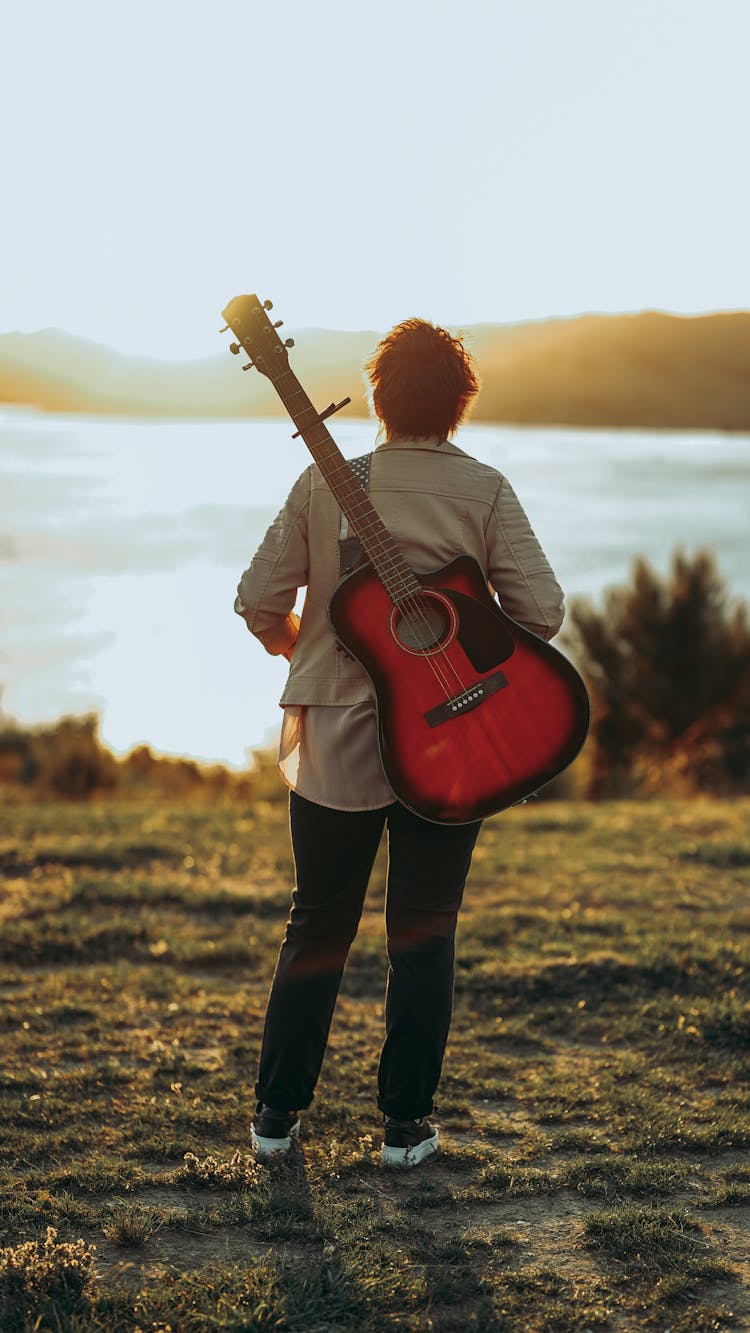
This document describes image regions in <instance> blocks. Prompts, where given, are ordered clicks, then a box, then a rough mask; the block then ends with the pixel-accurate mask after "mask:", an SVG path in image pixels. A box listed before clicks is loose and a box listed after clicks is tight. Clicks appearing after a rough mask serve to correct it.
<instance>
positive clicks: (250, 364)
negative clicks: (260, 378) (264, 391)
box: [242, 361, 255, 370]
mask: <svg viewBox="0 0 750 1333" xmlns="http://www.w3.org/2000/svg"><path fill="white" fill-rule="evenodd" d="M254 365H255V362H254V361H248V363H247V365H246V366H243V367H242V369H243V370H252V369H253V366H254Z"/></svg>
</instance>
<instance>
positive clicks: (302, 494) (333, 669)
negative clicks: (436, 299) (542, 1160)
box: [235, 319, 563, 1166]
mask: <svg viewBox="0 0 750 1333" xmlns="http://www.w3.org/2000/svg"><path fill="white" fill-rule="evenodd" d="M367 371H368V374H369V378H370V383H371V386H372V402H373V408H374V411H375V415H376V417H377V418H378V421H379V423H380V428H381V429H380V432H379V438H381V442H380V443H379V444H378V446H377V448H376V449H375V451H374V453H373V454H372V457H371V461H370V470H369V488H368V489H369V494H370V498H371V499H372V502H373V504H374V506H375V508H376V509H377V510H378V513H379V514H380V516H381V518H382V519H383V521H384V523H385V526H386V527H387V528H388V529H389V531H390V532H391V533H392V535H393V536H394V537H395V539H396V541H397V542H398V544H399V546H400V547H401V549H402V551H403V553H404V556H405V558H406V560H407V562H408V564H409V565H411V566H412V568H413V569H415V570H416V571H417V573H419V572H427V571H429V570H432V569H435V568H437V567H439V566H441V565H443V564H445V563H446V562H447V561H448V560H450V559H451V558H453V557H454V556H456V555H458V554H461V553H468V554H470V555H473V556H474V557H475V558H476V559H477V560H478V561H479V563H480V565H481V566H482V569H483V570H484V571H485V573H486V575H487V578H488V582H489V583H490V584H491V586H492V587H493V588H494V589H495V590H496V591H497V594H498V596H499V598H500V601H501V603H502V606H503V609H504V610H505V611H506V612H507V613H508V614H509V615H510V616H512V617H513V618H514V619H515V620H517V621H519V622H520V623H521V624H522V625H524V626H526V627H527V628H528V629H530V630H532V631H533V632H534V633H536V634H538V635H540V636H541V637H543V638H545V639H550V638H552V636H553V635H554V634H556V633H557V631H558V629H559V628H560V625H561V623H562V618H563V595H562V591H561V589H560V587H559V585H558V583H557V581H556V579H555V577H554V574H553V573H552V570H551V569H550V566H549V563H548V561H547V559H546V557H545V555H544V553H543V551H542V549H541V547H540V545H539V543H538V541H537V539H536V537H535V536H534V533H533V532H532V530H531V527H530V526H529V522H528V519H527V518H526V515H525V514H524V512H523V509H522V508H521V506H520V504H519V502H518V500H517V498H516V496H515V494H514V492H513V490H512V488H511V486H510V485H509V483H508V482H507V480H506V479H505V478H504V477H503V476H502V475H501V474H500V473H499V472H497V471H496V470H495V469H494V468H491V467H488V466H486V465H485V464H483V463H479V462H478V461H477V460H476V459H474V458H471V457H470V456H469V455H468V454H466V453H464V452H463V451H462V450H461V449H459V448H458V447H457V446H456V445H454V444H453V443H452V442H451V437H452V436H453V434H454V433H455V431H456V428H457V427H458V425H459V423H460V422H461V420H462V419H463V418H464V416H465V413H466V411H467V409H468V407H469V404H470V403H471V401H472V400H473V398H474V397H475V395H476V393H477V391H478V382H477V379H476V375H475V373H474V370H473V366H472V362H471V358H470V356H469V354H468V352H467V351H466V349H465V348H464V346H463V344H462V343H461V341H460V339H458V338H454V337H452V336H451V334H450V333H448V332H447V331H446V330H445V329H442V328H438V327H436V326H434V325H432V324H429V323H427V322H426V321H425V320H421V319H410V320H406V321H405V322H404V323H402V324H399V325H397V327H396V328H394V329H393V330H392V331H391V333H390V334H388V336H387V337H386V338H384V339H383V341H382V342H381V343H380V344H379V345H378V347H377V349H376V351H375V354H374V356H373V358H372V360H371V361H370V362H369V364H368V366H367ZM340 537H341V511H340V509H339V506H338V505H337V503H336V501H335V500H334V498H333V495H332V494H331V492H330V491H329V490H328V488H327V486H326V485H325V482H324V481H323V478H322V476H321V474H320V472H319V470H318V468H317V467H316V466H314V465H313V466H311V467H309V468H307V470H306V471H305V472H304V473H303V474H302V476H301V477H300V478H299V480H298V481H297V482H296V484H295V485H294V487H293V488H292V491H291V493H290V495H289V498H288V499H287V502H286V504H285V505H284V508H283V509H282V510H281V513H280V514H279V515H278V517H277V518H276V520H275V522H274V523H273V524H272V525H271V527H270V528H269V530H268V532H267V533H266V536H265V537H264V539H263V541H262V543H261V545H260V548H259V549H258V551H257V553H256V555H255V557H254V558H253V561H252V563H251V565H250V567H249V569H247V570H246V571H245V573H244V574H243V575H242V578H241V580H240V583H239V586H238V598H237V601H236V603H235V610H237V611H238V613H239V614H240V615H242V616H243V617H244V619H245V621H246V623H247V625H248V628H249V629H250V630H251V631H252V633H253V634H255V635H256V636H257V637H258V638H259V639H260V640H261V642H262V643H263V644H264V646H265V647H266V649H267V650H268V651H269V652H271V653H277V654H278V653H283V654H284V655H285V656H286V657H287V658H288V659H289V660H290V663H291V669H290V672H289V678H288V681H287V685H286V688H285V690H284V693H283V695H282V699H281V704H282V706H283V708H284V723H283V727H282V736H281V747H280V753H279V767H280V769H281V772H282V775H283V776H284V779H285V781H286V782H287V784H288V786H289V787H290V789H291V790H290V798H289V805H290V826H291V836H292V848H293V852H294V860H295V868H296V877H297V882H296V888H295V890H294V894H293V897H292V910H291V914H290V918H289V921H288V923H287V928H286V934H285V937H284V941H283V944H282V946H281V952H280V954H279V959H278V963H277V966H276V971H275V974H274V978H273V984H272V987H271V993H270V996H269V1000H268V1007H267V1011H266V1020H265V1028H264V1033H263V1044H262V1049H261V1055H260V1064H259V1070H258V1080H257V1083H256V1085H255V1092H256V1096H257V1098H258V1106H257V1110H256V1114H255V1118H254V1121H253V1129H252V1137H253V1144H254V1147H255V1150H256V1152H257V1153H258V1154H259V1155H261V1156H266V1155H269V1154H271V1153H273V1152H282V1153H283V1152H287V1151H288V1150H289V1148H290V1146H291V1140H292V1138H293V1137H294V1136H295V1135H296V1134H297V1133H298V1130H299V1118H298V1112H299V1111H300V1110H304V1109H306V1108H307V1107H308V1106H309V1105H310V1102H311V1101H312V1098H313V1092H314V1088H315V1084H316V1082H317V1078H318V1074H319V1072H320V1067H321V1064H322V1060H323V1055H324V1053H325V1047H326V1042H327V1039H328V1032H329V1028H330V1024H331V1019H332V1016H333V1011H334V1006H335V1003H336V997H337V994H338V989H339V985H340V981H341V976H342V973H343V969H344V964H345V962H346V958H347V954H348V951H349V947H350V945H351V943H352V940H353V939H354V937H355V935H356V932H357V928H358V925H359V920H360V916H361V913H362V908H363V904H364V898H365V892H366V889H367V883H368V880H369V876H370V872H371V869H372V864H373V861H374V858H375V853H376V851H377V848H378V844H379V842H380V837H381V834H382V831H383V828H384V827H386V826H387V829H388V843H389V867H388V884H387V899H386V936H387V948H388V958H389V964H390V966H389V970H388V982H387V990H386V1004H385V1029H386V1038H385V1043H384V1046H383V1049H382V1052H381V1057H380V1064H379V1069H378V1099H377V1101H378V1107H379V1108H380V1110H381V1111H382V1113H383V1116H384V1134H383V1144H382V1149H381V1153H382V1158H383V1161H384V1162H385V1163H386V1164H387V1165H397V1166H416V1165H417V1164H418V1163H419V1162H421V1161H424V1160H425V1159H426V1158H428V1157H430V1156H432V1155H434V1154H435V1153H436V1152H437V1151H438V1138H439V1136H438V1131H437V1129H436V1128H435V1126H434V1125H433V1124H431V1123H430V1121H429V1120H428V1119H427V1117H428V1116H429V1115H430V1114H431V1113H432V1112H433V1109H434V1103H433V1095H434V1093H435V1090H436V1088H437V1084H438V1080H439V1078H440V1072H441V1068H442V1062H443V1054H444V1051H445V1045H446V1041H447V1038H448V1030H449V1027H450V1021H451V1014H452V1004H453V976H454V973H453V962H454V938H455V930H456V921H457V917H458V911H459V908H460V905H461V899H462V895H463V889H464V884H465V880H466V876H467V873H468V870H469V865H470V862H471V856H472V852H473V849H474V844H475V842H476V839H477V835H478V833H479V829H480V823H479V822H478V823H472V824H459V825H456V824H453V825H448V824H442V825H440V824H435V823H431V822H428V821H427V820H424V819H421V818H420V817H419V816H417V815H415V814H413V813H412V812H411V811H409V810H408V809H406V807H405V806H403V805H402V804H401V803H400V802H399V801H397V800H396V798H395V796H394V794H393V792H392V791H391V789H390V787H389V786H388V783H387V781H386V778H385V774H384V772H383V769H382V766H381V763H380V755H379V751H378V743H377V728H376V717H375V708H374V702H373V698H372V692H371V689H370V685H369V682H368V680H367V677H366V676H365V673H364V672H363V670H362V669H361V667H360V666H359V665H358V664H357V663H356V662H355V661H353V660H351V659H350V658H348V657H347V655H346V654H344V653H343V652H341V651H340V650H339V649H338V647H337V644H336V640H335V638H334V635H333V632H332V630H331V628H330V625H329V623H328V620H327V617H326V605H327V602H328V598H329V597H330V595H331V593H332V591H333V589H334V587H335V586H336V583H337V582H338V579H339V577H340V568H341V563H342V561H341V553H342V550H344V549H345V548H344V547H343V546H342V544H341V542H340ZM303 586H305V587H306V589H307V593H306V599H305V605H304V610H303V613H302V618H301V622H300V621H298V619H297V617H296V616H295V615H294V613H293V609H292V608H293V607H294V604H295V600H296V597H297V592H298V589H299V588H300V587H303Z"/></svg>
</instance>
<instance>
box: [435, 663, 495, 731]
mask: <svg viewBox="0 0 750 1333" xmlns="http://www.w3.org/2000/svg"><path fill="white" fill-rule="evenodd" d="M507 684H508V678H507V676H504V675H503V673H502V671H494V672H493V673H492V675H491V676H486V677H485V679H484V680H478V681H477V682H476V684H475V685H470V686H469V688H468V690H462V692H461V694H456V695H454V697H453V698H452V699H446V701H445V703H442V704H438V705H437V707H436V708H430V709H429V711H428V712H427V713H425V715H424V718H425V722H427V723H428V724H429V725H430V726H431V727H439V726H441V725H442V723H443V722H450V721H451V720H452V719H453V718H456V717H463V716H464V714H465V713H470V712H471V710H472V708H478V707H479V705H480V704H481V703H484V701H485V699H487V698H489V696H490V695H491V694H496V693H497V691H498V690H502V689H503V688H504V687H505V686H506V685H507Z"/></svg>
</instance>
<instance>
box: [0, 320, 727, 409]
mask: <svg viewBox="0 0 750 1333" xmlns="http://www.w3.org/2000/svg"><path fill="white" fill-rule="evenodd" d="M463 332H465V333H466V334H467V343H468V345H469V347H470V348H471V350H472V352H473V353H474V355H475V357H476V361H477V365H478V369H479V373H480V376H481V379H482V390H481V393H480V396H479V399H478V401H477V404H476V407H475V409H474V412H473V414H472V415H473V420H475V421H497V422H522V423H526V424H529V425H533V424H550V425H551V424H558V425H571V426H576V425H579V426H643V427H665V428H678V429H679V428H682V429H706V430H710V429H714V430H736V431H750V312H747V311H737V312H728V313H719V314H715V315H697V316H681V315H669V314H664V313H661V312H658V311H643V312H641V313H639V314H632V315H630V314H628V315H582V316H580V317H578V318H575V319H558V320H546V321H540V322H536V323H529V324H511V325H502V324H479V325H475V326H474V327H473V328H469V329H465V330H463ZM294 336H295V344H296V345H295V349H294V351H293V353H292V356H291V363H292V366H293V368H294V370H295V371H296V373H297V374H298V375H299V377H300V379H301V381H302V383H303V384H304V386H305V388H306V389H307V391H308V393H309V394H310V396H311V397H312V399H313V401H314V402H316V403H318V404H319V405H320V406H321V407H324V406H325V405H326V404H327V403H328V402H330V401H331V399H333V398H339V397H343V396H345V395H347V394H348V395H350V396H351V398H352V400H353V401H352V405H351V407H350V408H349V409H348V412H349V414H350V415H359V416H364V415H366V413H367V405H366V400H365V394H364V385H363V378H362V371H361V366H362V363H363V361H364V360H365V359H366V358H367V357H368V356H369V355H370V353H371V352H372V350H373V348H374V346H375V344H376V342H377V340H378V337H379V336H380V335H379V334H378V333H376V332H357V333H343V332H334V331H329V330H325V329H304V330H302V331H300V332H299V333H296V332H295V335H294ZM228 341H229V339H227V342H228ZM242 360H244V358H240V357H238V358H236V359H235V358H233V357H231V356H229V355H228V354H227V352H226V349H225V350H224V352H223V354H221V355H217V356H215V357H211V358H206V359H204V360H199V361H185V362H167V361H157V360H153V359H149V358H146V357H135V356H125V355H123V354H121V353H119V352H115V351H113V350H111V349H110V348H106V347H102V346H100V345H99V344H97V343H93V342H88V341H86V340H85V339H81V338H74V337H72V336H71V335H69V334H66V333H62V332H60V331H59V330H56V329H44V330H41V331H40V332H38V333H30V334H20V333H7V334H4V335H0V402H6V403H24V404H28V405H30V406H34V407H39V408H43V409H46V410H48V411H56V412H98V413H106V414H119V413H125V414H132V415H144V416H191V417H192V416H203V417H265V416H279V415H283V408H282V407H281V404H280V402H279V400H278V398H277V396H276V393H275V391H274V389H273V388H272V386H271V385H270V383H269V382H268V380H266V379H264V378H263V377H262V376H261V375H259V374H257V373H254V372H252V371H251V372H248V373H247V374H246V375H243V374H241V373H240V371H239V366H238V362H241V361H242Z"/></svg>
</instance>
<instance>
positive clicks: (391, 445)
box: [375, 435, 463, 454]
mask: <svg viewBox="0 0 750 1333" xmlns="http://www.w3.org/2000/svg"><path fill="white" fill-rule="evenodd" d="M391 449H431V450H432V452H433V453H437V452H438V450H439V451H440V453H441V454H461V453H463V450H462V449H459V448H458V446H457V445H455V444H452V443H451V441H450V440H441V439H439V438H438V436H437V435H435V436H433V437H432V438H431V439H429V440H383V442H382V444H379V445H378V446H377V448H376V449H375V453H380V452H381V451H385V450H388V451H390V450H391Z"/></svg>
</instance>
